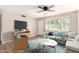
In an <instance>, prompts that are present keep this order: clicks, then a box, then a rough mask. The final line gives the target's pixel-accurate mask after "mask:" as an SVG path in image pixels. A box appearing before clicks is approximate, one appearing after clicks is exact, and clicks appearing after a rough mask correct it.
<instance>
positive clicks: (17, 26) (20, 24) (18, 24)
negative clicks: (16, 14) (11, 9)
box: [15, 20, 27, 30]
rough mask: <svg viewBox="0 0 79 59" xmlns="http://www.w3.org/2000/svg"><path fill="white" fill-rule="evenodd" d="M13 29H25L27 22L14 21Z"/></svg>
mask: <svg viewBox="0 0 79 59" xmlns="http://www.w3.org/2000/svg"><path fill="white" fill-rule="evenodd" d="M15 29H20V30H21V29H27V22H25V21H16V20H15Z"/></svg>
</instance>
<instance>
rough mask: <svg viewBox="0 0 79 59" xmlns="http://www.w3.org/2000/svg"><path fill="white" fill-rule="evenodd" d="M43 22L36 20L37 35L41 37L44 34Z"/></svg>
mask: <svg viewBox="0 0 79 59" xmlns="http://www.w3.org/2000/svg"><path fill="white" fill-rule="evenodd" d="M44 25H45V24H44V20H38V35H42V34H43V33H44Z"/></svg>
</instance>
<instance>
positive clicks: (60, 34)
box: [53, 32, 64, 37]
mask: <svg viewBox="0 0 79 59" xmlns="http://www.w3.org/2000/svg"><path fill="white" fill-rule="evenodd" d="M63 34H64V32H54V33H53V35H54V36H57V37H62V36H63Z"/></svg>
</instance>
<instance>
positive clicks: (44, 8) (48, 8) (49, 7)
mask: <svg viewBox="0 0 79 59" xmlns="http://www.w3.org/2000/svg"><path fill="white" fill-rule="evenodd" d="M54 6H55V5H51V6H46V5H40V6H37V7H38V8H40V9H41V10H40V11H37V13H40V12H45V11H52V12H54V11H55V10H50V9H51V8H53V7H54Z"/></svg>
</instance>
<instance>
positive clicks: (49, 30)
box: [0, 5, 79, 53]
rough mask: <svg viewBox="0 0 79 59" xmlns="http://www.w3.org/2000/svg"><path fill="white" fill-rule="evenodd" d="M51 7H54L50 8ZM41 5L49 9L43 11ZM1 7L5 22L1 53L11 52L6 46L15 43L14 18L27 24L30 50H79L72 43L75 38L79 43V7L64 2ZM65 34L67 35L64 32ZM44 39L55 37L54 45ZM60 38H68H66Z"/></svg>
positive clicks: (54, 51)
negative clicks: (44, 42)
mask: <svg viewBox="0 0 79 59" xmlns="http://www.w3.org/2000/svg"><path fill="white" fill-rule="evenodd" d="M49 7H50V9H51V10H50V11H47V10H48V8H49ZM40 8H41V9H43V8H47V9H44V10H41V9H40ZM68 8H69V9H68ZM0 9H1V10H0V14H1V22H2V23H1V43H2V44H1V46H2V48H0V49H1V52H4V53H5V52H10V53H12V51H11V49H10V47H8V48H7V46H9V44H8V43H9V42H12V41H13V40H14V35H13V34H12V33H15V32H16V30H15V29H16V28H15V26H16V25H15V24H16V22H15V20H17V21H19V22H21V21H23V22H26V23H27V24H26V25H27V26H26V27H27V28H26V29H27V30H28V31H29V32H30V33H29V35H28V36H30V38H28V46H29V48H27V49H28V51H27V52H28V53H66V52H70V53H72V52H76V53H77V52H79V51H78V49H79V48H78V47H76V46H77V45H74V43H73V42H70V41H73V39H77V42H78V39H79V38H78V36H77V35H78V33H79V24H78V22H79V20H78V17H79V16H78V14H79V11H78V7H74V6H73V7H71V6H64V5H49V6H47V5H46V6H45V5H40V6H39V5H24V6H22V5H15V6H12V5H10V6H8V5H5V6H0ZM22 27H23V26H22ZM22 31H23V30H22ZM17 32H18V31H17ZM63 33H64V34H65V35H63ZM56 36H58V37H56ZM60 36H61V37H60ZM76 36H77V37H76ZM16 37H17V35H16ZM74 37H75V38H74ZM18 38H19V36H18ZM44 38H45V39H47V40H48V39H52V41H53V43H55V44H54V45H53V46H52V47H51V45H50V46H48V45H44V44H43V43H41V42H42V40H43V39H44ZM61 39H63V40H64V39H65V40H64V41H63V40H61ZM68 39H69V40H68ZM67 41H69V42H67ZM63 42H64V43H63ZM77 42H75V43H77ZM6 44H7V45H6ZM71 44H72V46H71ZM77 44H79V43H77ZM10 45H12V43H10ZM11 47H12V46H11ZM71 48H72V49H71ZM18 52H25V51H23V50H20V51H19V50H18ZM25 53H26V52H25Z"/></svg>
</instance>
